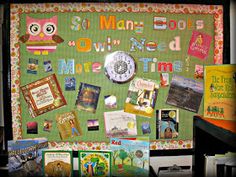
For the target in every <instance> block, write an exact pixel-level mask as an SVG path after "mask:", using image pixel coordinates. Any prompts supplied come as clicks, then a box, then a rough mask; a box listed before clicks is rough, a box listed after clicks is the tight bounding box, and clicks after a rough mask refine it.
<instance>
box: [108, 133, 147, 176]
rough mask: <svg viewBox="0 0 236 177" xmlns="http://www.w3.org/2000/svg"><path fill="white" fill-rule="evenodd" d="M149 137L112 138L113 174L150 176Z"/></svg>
mask: <svg viewBox="0 0 236 177" xmlns="http://www.w3.org/2000/svg"><path fill="white" fill-rule="evenodd" d="M149 146H150V143H149V138H148V137H135V138H110V149H111V151H112V175H114V176H122V177H124V176H139V177H145V176H149V157H150V155H149Z"/></svg>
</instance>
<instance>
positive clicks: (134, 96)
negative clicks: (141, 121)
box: [124, 77, 159, 118]
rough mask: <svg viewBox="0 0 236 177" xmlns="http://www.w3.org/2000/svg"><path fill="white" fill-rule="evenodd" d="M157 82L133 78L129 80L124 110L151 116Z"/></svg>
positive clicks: (156, 92) (156, 93) (155, 97)
mask: <svg viewBox="0 0 236 177" xmlns="http://www.w3.org/2000/svg"><path fill="white" fill-rule="evenodd" d="M158 89H159V84H158V83H157V82H156V81H154V80H149V79H144V78H138V77H136V78H134V79H133V80H132V81H131V82H130V86H129V90H128V96H127V98H126V101H125V108H124V111H125V112H128V113H132V114H136V115H140V116H145V117H149V118H151V117H152V116H153V113H154V108H155V104H156V99H157V95H158Z"/></svg>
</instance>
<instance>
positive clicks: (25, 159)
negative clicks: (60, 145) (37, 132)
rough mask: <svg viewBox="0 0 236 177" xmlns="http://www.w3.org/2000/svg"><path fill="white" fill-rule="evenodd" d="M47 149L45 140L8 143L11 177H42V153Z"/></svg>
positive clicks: (24, 140)
mask: <svg viewBox="0 0 236 177" xmlns="http://www.w3.org/2000/svg"><path fill="white" fill-rule="evenodd" d="M47 148H48V141H47V139H45V138H38V139H22V140H11V141H8V167H9V168H8V174H9V176H17V177H27V176H42V151H43V150H44V149H47Z"/></svg>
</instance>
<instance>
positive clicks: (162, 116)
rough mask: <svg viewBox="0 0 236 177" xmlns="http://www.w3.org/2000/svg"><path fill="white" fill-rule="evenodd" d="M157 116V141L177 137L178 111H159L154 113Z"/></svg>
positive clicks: (171, 109) (172, 109)
mask: <svg viewBox="0 0 236 177" xmlns="http://www.w3.org/2000/svg"><path fill="white" fill-rule="evenodd" d="M156 116H157V134H156V135H157V139H159V138H161V139H172V138H177V137H178V135H179V110H178V109H174V108H170V109H160V110H157V111H156Z"/></svg>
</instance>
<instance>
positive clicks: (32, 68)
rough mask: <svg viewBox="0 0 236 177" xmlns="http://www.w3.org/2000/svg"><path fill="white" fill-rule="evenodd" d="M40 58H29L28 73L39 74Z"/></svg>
mask: <svg viewBox="0 0 236 177" xmlns="http://www.w3.org/2000/svg"><path fill="white" fill-rule="evenodd" d="M38 63H39V61H38V59H34V58H29V62H28V66H27V73H29V74H37V71H38Z"/></svg>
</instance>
